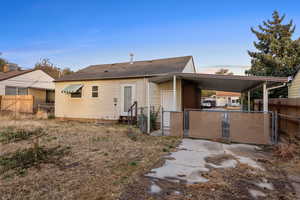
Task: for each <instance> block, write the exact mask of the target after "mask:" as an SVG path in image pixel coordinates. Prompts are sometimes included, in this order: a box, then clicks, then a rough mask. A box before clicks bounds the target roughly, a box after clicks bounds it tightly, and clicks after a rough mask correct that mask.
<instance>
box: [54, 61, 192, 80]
mask: <svg viewBox="0 0 300 200" xmlns="http://www.w3.org/2000/svg"><path fill="white" fill-rule="evenodd" d="M190 59H192V56H183V57H175V58H164V59H156V60H145V61H135V62H133V63H132V64H131V63H130V62H124V63H114V64H102V65H91V66H89V67H86V68H84V69H82V70H79V71H78V72H76V73H73V74H70V75H66V76H63V77H61V78H59V79H56V80H55V81H56V82H63V81H82V80H101V79H118V78H134V77H148V76H154V75H157V74H167V73H180V72H182V71H183V69H184V68H185V66H186V65H187V63H188V62H189V61H190Z"/></svg>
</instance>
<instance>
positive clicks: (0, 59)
mask: <svg viewBox="0 0 300 200" xmlns="http://www.w3.org/2000/svg"><path fill="white" fill-rule="evenodd" d="M5 64H6V60H4V59H2V58H0V72H3V67H4V65H5Z"/></svg>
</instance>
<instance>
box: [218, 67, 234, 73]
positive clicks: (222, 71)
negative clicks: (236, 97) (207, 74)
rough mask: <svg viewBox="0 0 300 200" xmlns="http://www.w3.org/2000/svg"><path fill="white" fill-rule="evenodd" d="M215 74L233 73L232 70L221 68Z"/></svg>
mask: <svg viewBox="0 0 300 200" xmlns="http://www.w3.org/2000/svg"><path fill="white" fill-rule="evenodd" d="M215 74H219V75H233V72H230V71H229V69H224V68H221V69H220V70H219V71H217V72H216V73H215Z"/></svg>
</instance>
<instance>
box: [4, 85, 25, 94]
mask: <svg viewBox="0 0 300 200" xmlns="http://www.w3.org/2000/svg"><path fill="white" fill-rule="evenodd" d="M5 95H28V88H23V87H12V86H6V87H5Z"/></svg>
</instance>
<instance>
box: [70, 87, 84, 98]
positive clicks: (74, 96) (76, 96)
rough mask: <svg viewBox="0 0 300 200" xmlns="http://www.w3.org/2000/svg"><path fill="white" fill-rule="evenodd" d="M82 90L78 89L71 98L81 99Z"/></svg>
mask: <svg viewBox="0 0 300 200" xmlns="http://www.w3.org/2000/svg"><path fill="white" fill-rule="evenodd" d="M81 93H82V89H81V88H80V89H79V90H77V92H74V93H71V98H81Z"/></svg>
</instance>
